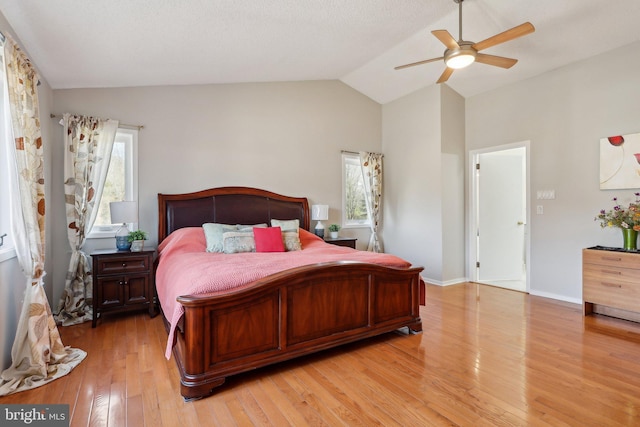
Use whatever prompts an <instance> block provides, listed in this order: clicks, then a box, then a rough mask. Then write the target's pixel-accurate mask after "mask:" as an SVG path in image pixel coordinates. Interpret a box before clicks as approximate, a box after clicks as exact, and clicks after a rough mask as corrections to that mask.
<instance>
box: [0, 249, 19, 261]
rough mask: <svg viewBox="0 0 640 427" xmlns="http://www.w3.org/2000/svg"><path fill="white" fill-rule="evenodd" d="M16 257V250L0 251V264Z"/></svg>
mask: <svg viewBox="0 0 640 427" xmlns="http://www.w3.org/2000/svg"><path fill="white" fill-rule="evenodd" d="M16 256H17V255H16V250H15V249H13V248H11V249H2V250H0V262H4V261H7V260H10V259H12V258H15V257H16Z"/></svg>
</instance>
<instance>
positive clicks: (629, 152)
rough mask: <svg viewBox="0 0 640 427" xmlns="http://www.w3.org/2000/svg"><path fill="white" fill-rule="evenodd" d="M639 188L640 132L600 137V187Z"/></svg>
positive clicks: (606, 188)
mask: <svg viewBox="0 0 640 427" xmlns="http://www.w3.org/2000/svg"><path fill="white" fill-rule="evenodd" d="M629 188H640V133H632V134H629V135H614V136H609V137H607V138H602V139H600V189H601V190H617V189H629Z"/></svg>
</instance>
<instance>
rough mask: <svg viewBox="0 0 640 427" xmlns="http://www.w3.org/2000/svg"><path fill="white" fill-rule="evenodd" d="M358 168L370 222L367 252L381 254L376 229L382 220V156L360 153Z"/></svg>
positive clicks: (380, 245)
mask: <svg viewBox="0 0 640 427" xmlns="http://www.w3.org/2000/svg"><path fill="white" fill-rule="evenodd" d="M359 154H360V166H361V167H362V177H363V179H364V194H365V198H366V202H367V214H368V215H369V219H370V220H371V237H370V239H369V245H368V246H367V250H368V251H369V252H382V251H383V250H382V242H380V238H379V236H378V229H379V227H380V224H381V219H382V157H383V155H382V154H379V153H368V152H365V151H362V152H360V153H359Z"/></svg>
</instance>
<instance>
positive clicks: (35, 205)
mask: <svg viewBox="0 0 640 427" xmlns="http://www.w3.org/2000/svg"><path fill="white" fill-rule="evenodd" d="M5 60H6V75H7V86H8V92H9V93H8V95H9V96H8V97H9V111H10V115H11V130H12V132H13V139H14V141H15V150H13V149H12V150H10V151H11V155H12V157H14V159H15V162H10V163H14V164H12V171H11V172H12V173H11V175H12V180H11V181H12V182H11V185H12V192H11V193H12V194H11V196H12V198H11V208H12V216H11V223H12V229H13V232H14V234H15V236H14V237H15V239H14V240H15V246H16V253H17V255H18V262H19V264H20V267H21V268H22V271H23V272H24V274H25V276H26V277H27V280H26V290H25V293H24V303H23V306H22V311H21V313H20V319H19V320H18V330H17V331H16V337H15V340H14V342H13V347H12V349H11V359H12V364H11V366H10V367H9V368H7V369H6V370H4V371H3V372H2V375H1V377H2V381H1V382H0V396H4V395H7V394H11V393H15V392H18V391H23V390H28V389H31V388H34V387H38V386H40V385H44V384H47V383H48V382H50V381H52V380H54V379H56V378H59V377H62V376H64V375H66V374H68V373H69V372H70V371H71V370H72V369H73V368H75V367H76V366H77V365H78V364H79V363H80V362H81V361H82V360H83V359H84V358H85V357H86V355H87V353H86V352H84V351H82V350H79V349H73V348H65V346H64V345H63V344H62V340H61V339H60V334H59V333H58V328H57V326H56V323H55V320H54V319H53V315H52V314H51V308H50V307H49V301H48V300H47V295H46V293H45V291H44V287H43V283H44V282H43V278H44V275H45V271H44V245H45V194H44V174H43V163H44V156H43V148H42V137H41V134H40V119H39V117H40V116H39V114H40V113H39V109H38V92H37V87H36V86H37V84H38V76H37V74H36V72H35V70H34V69H33V67H32V66H31V64H30V62H29V59H28V58H27V57H26V56H25V55H24V53H23V52H22V51H20V49H19V48H18V47H17V45H16V44H15V42H14V41H13V40H11V39H10V38H9V37H7V40H6V42H5Z"/></svg>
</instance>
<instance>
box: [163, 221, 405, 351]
mask: <svg viewBox="0 0 640 427" xmlns="http://www.w3.org/2000/svg"><path fill="white" fill-rule="evenodd" d="M300 241H301V243H302V250H300V251H293V252H276V253H255V252H250V253H238V254H224V253H209V252H206V250H205V249H206V240H205V236H204V232H203V230H202V228H201V227H191V228H182V229H180V230H176V231H174V232H173V233H172V234H171V235H170V236H169V237H167V238H166V239H165V240H164V241H163V242H162V243H161V244H160V247H159V248H158V255H159V263H158V269H157V271H156V288H157V292H158V298H159V300H160V304H161V305H162V310H163V311H164V315H165V316H166V318H167V320H168V321H169V322H170V323H171V328H170V330H169V339H168V342H167V348H166V352H165V356H166V358H167V359H169V358H170V357H171V349H172V343H173V337H174V333H175V328H176V325H177V324H178V322H179V321H180V318H181V317H182V315H183V314H184V308H183V307H182V305H181V304H179V303H178V302H177V300H176V298H178V297H179V296H182V295H196V294H204V293H211V292H224V291H227V290H229V289H237V288H239V287H242V286H244V285H249V284H251V283H252V282H254V281H255V280H258V279H261V278H263V277H266V276H269V275H270V274H274V273H277V272H280V271H283V270H287V269H290V268H295V267H300V266H304V265H310V264H316V263H320V262H329V261H358V262H367V263H374V264H379V265H384V266H389V267H399V268H406V267H409V266H410V263H408V262H407V261H405V260H403V259H401V258H398V257H396V256H393V255H389V254H377V253H372V252H365V251H357V250H354V249H351V248H347V247H342V246H336V245H331V244H328V243H325V242H324V241H323V240H322V239H320V238H319V237H317V236H315V235H314V234H311V233H309V232H308V231H305V230H302V229H301V230H300Z"/></svg>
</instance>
